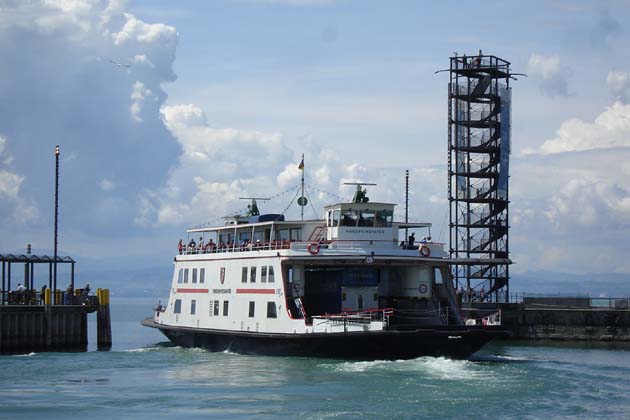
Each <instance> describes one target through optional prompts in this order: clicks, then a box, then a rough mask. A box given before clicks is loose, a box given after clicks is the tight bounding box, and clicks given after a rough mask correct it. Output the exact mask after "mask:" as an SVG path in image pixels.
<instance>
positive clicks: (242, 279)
mask: <svg viewBox="0 0 630 420" xmlns="http://www.w3.org/2000/svg"><path fill="white" fill-rule="evenodd" d="M241 273H242V274H241V282H242V283H247V267H243V269H242V271H241Z"/></svg>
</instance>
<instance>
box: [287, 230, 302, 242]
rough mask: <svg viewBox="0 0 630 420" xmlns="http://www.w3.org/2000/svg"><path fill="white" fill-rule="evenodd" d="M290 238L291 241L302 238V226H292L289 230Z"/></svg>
mask: <svg viewBox="0 0 630 420" xmlns="http://www.w3.org/2000/svg"><path fill="white" fill-rule="evenodd" d="M289 234H290V238H291V240H292V241H301V240H302V228H293V229H290V230H289Z"/></svg>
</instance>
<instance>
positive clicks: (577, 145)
mask: <svg viewBox="0 0 630 420" xmlns="http://www.w3.org/2000/svg"><path fill="white" fill-rule="evenodd" d="M615 147H630V104H622V103H620V102H615V103H614V104H613V105H611V106H609V107H608V108H606V110H604V112H602V113H601V114H600V115H598V116H597V117H596V118H595V120H594V121H593V122H586V121H583V120H581V119H579V118H572V119H570V120H567V121H564V122H563V123H562V124H561V125H560V128H559V129H558V131H557V132H556V137H554V138H553V139H549V140H547V141H545V142H544V143H543V145H542V146H541V147H540V148H539V149H537V150H533V149H528V150H526V151H525V153H526V154H531V153H542V154H554V153H563V152H579V151H585V150H593V149H610V148H615Z"/></svg>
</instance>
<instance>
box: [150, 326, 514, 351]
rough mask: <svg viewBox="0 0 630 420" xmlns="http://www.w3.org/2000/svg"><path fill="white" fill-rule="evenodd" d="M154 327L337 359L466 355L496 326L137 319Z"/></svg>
mask: <svg viewBox="0 0 630 420" xmlns="http://www.w3.org/2000/svg"><path fill="white" fill-rule="evenodd" d="M142 324H143V325H145V326H147V327H152V328H157V329H159V330H160V331H161V332H162V333H163V334H164V335H165V336H166V337H167V338H168V339H169V340H171V341H172V342H173V343H175V344H176V345H178V346H182V347H203V348H205V349H208V350H210V351H215V352H219V351H230V352H234V353H239V354H258V355H267V356H306V357H326V358H339V359H361V360H375V359H414V358H416V357H420V356H445V357H450V358H453V359H466V358H467V357H469V356H470V355H471V354H473V353H475V352H476V351H478V350H479V349H481V347H483V346H484V345H485V344H486V343H488V341H490V340H491V339H493V338H494V337H498V336H504V335H505V333H504V332H502V331H491V330H482V329H470V328H467V327H457V328H452V327H451V328H448V329H443V330H435V329H421V330H414V331H396V330H388V331H378V332H351V333H343V334H341V333H340V334H330V333H321V334H264V333H251V332H247V333H246V332H231V331H219V330H200V329H193V328H181V327H171V326H166V325H160V324H156V323H154V322H153V320H152V319H150V318H148V319H145V320H144V321H143V322H142Z"/></svg>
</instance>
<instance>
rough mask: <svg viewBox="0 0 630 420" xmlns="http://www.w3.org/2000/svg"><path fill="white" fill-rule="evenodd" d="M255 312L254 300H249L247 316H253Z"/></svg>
mask: <svg viewBox="0 0 630 420" xmlns="http://www.w3.org/2000/svg"><path fill="white" fill-rule="evenodd" d="M255 312H256V302H249V317H250V318H253V317H254V314H255Z"/></svg>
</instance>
